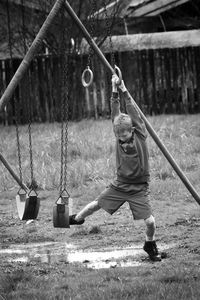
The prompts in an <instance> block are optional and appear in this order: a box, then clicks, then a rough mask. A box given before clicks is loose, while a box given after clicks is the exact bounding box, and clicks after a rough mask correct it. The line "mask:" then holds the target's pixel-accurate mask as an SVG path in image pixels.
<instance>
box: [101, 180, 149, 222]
mask: <svg viewBox="0 0 200 300" xmlns="http://www.w3.org/2000/svg"><path fill="white" fill-rule="evenodd" d="M127 187H128V192H127V191H126V190H127V188H126V184H124V185H123V187H122V188H121V187H120V189H118V188H116V187H115V186H113V185H112V184H111V185H110V186H109V187H107V188H106V189H105V190H104V191H103V192H102V193H101V194H100V195H99V196H98V197H97V198H96V201H98V204H99V206H100V207H101V208H102V209H104V210H105V211H107V212H108V213H109V214H111V215H112V214H113V213H114V212H116V211H117V210H118V209H119V208H120V206H122V205H123V204H124V203H125V202H128V203H129V207H130V209H131V212H132V214H133V218H134V219H135V220H140V219H143V220H145V219H147V218H149V217H150V216H151V215H152V209H151V205H150V200H149V185H148V183H139V184H131V186H130V184H129V185H127ZM130 187H131V188H130Z"/></svg>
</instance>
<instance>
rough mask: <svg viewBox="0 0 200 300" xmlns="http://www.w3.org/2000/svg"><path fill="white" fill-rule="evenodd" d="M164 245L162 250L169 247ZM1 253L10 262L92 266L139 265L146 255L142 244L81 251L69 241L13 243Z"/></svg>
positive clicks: (0, 251)
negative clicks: (65, 263) (142, 257)
mask: <svg viewBox="0 0 200 300" xmlns="http://www.w3.org/2000/svg"><path fill="white" fill-rule="evenodd" d="M169 247H170V246H169V245H168V246H166V245H165V246H163V247H162V249H161V250H164V249H166V248H169ZM0 255H4V257H5V259H6V260H7V261H10V262H38V263H39V262H42V263H48V264H50V263H56V262H62V261H63V262H67V263H75V262H76V263H83V264H84V265H85V266H87V267H90V268H96V269H99V268H114V267H117V266H123V267H127V266H138V265H140V264H141V262H140V261H139V258H140V257H141V256H142V255H144V251H143V249H142V246H133V247H129V248H125V249H122V248H118V249H113V248H107V249H104V250H102V251H96V250H93V251H83V250H82V251H81V250H80V249H79V250H78V249H77V247H76V246H75V245H73V244H68V243H58V242H55V243H52V242H51V243H39V244H26V245H18V246H16V245H12V246H10V247H9V248H8V249H0Z"/></svg>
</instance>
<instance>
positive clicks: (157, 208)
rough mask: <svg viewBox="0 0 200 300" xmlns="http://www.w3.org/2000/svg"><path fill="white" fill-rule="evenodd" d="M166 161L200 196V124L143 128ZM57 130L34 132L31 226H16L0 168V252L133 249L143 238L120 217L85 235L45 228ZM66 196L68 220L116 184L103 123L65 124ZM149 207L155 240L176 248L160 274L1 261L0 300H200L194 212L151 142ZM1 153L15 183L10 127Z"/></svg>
mask: <svg viewBox="0 0 200 300" xmlns="http://www.w3.org/2000/svg"><path fill="white" fill-rule="evenodd" d="M148 119H149V121H150V123H151V124H152V126H153V128H154V129H155V131H156V132H157V134H158V136H159V137H160V138H161V140H162V141H163V143H164V144H165V146H166V147H167V149H168V150H169V152H170V153H171V155H172V156H173V157H174V159H175V161H176V162H177V163H178V165H179V166H180V167H181V168H182V170H183V172H184V173H185V174H186V175H187V177H188V178H189V180H190V181H191V182H192V184H193V185H194V187H195V188H196V189H197V191H198V192H200V188H199V178H200V169H199V165H200V118H199V115H184V116H183V115H174V116H171V115H169V116H164V115H163V116H154V117H149V118H148ZM60 132H61V127H60V124H58V123H54V124H33V125H32V138H33V157H34V175H35V179H36V181H37V184H38V187H39V195H40V194H42V197H41V198H42V199H41V200H42V201H41V208H40V213H39V217H38V221H37V222H36V223H32V224H30V225H29V226H26V225H25V223H23V222H20V220H18V217H17V214H16V208H15V207H14V204H13V201H12V198H13V197H14V195H15V194H16V192H17V191H18V185H17V184H16V183H15V181H14V180H13V178H12V177H11V176H10V174H9V173H8V172H7V170H6V169H5V168H4V166H3V165H2V164H0V178H1V180H0V192H1V202H0V209H1V212H2V214H1V222H0V229H1V235H0V236H1V245H2V247H7V246H9V244H12V243H15V244H16V243H24V244H26V243H31V242H39V241H61V242H63V241H64V242H67V243H68V242H69V243H75V244H77V245H79V246H80V247H83V248H84V249H87V248H96V249H97V248H98V249H100V248H103V247H106V246H108V245H109V246H112V247H115V246H126V245H128V246H129V245H132V244H133V243H141V241H143V237H144V228H143V227H142V225H141V223H140V222H136V223H134V225H133V224H132V216H131V214H130V213H129V210H128V207H126V206H123V207H122V208H121V210H120V211H119V212H118V213H117V214H115V215H114V216H112V219H110V216H108V215H107V214H105V213H104V212H98V215H93V216H91V217H89V218H88V222H87V224H86V225H84V226H81V227H80V228H71V229H70V231H66V230H63V229H56V230H55V229H53V228H52V204H53V202H54V199H56V195H57V193H58V190H59V180H60ZM68 137H69V147H68V178H67V188H68V191H69V193H70V194H71V195H72V198H73V199H74V203H75V207H74V210H75V211H76V210H78V209H80V208H81V207H82V206H83V205H84V204H86V203H88V202H89V201H91V200H93V199H94V197H96V196H97V195H98V193H100V192H101V191H102V190H103V188H104V187H105V186H106V185H108V183H109V182H110V181H112V179H113V177H114V174H115V152H114V145H115V139H114V135H113V132H112V126H111V122H110V120H99V121H93V120H83V121H81V122H77V123H70V124H69V136H68ZM20 140H21V147H22V169H23V177H24V182H25V183H26V184H28V183H29V182H30V167H29V151H28V136H27V127H26V126H21V127H20ZM148 144H149V152H150V166H151V178H152V180H151V198H152V205H153V208H154V214H155V216H156V220H157V240H158V241H159V242H163V243H166V244H168V243H171V242H173V243H175V244H178V245H177V246H176V247H175V248H174V249H172V250H171V253H170V256H169V258H168V259H166V260H163V261H162V263H161V264H151V263H149V264H146V265H145V264H144V265H142V266H139V267H129V268H111V269H108V270H107V269H102V270H93V269H87V268H85V267H84V266H83V265H80V264H72V265H71V264H68V263H66V262H59V263H52V264H47V263H39V262H28V263H19V262H18V263H17V262H15V263H13V262H12V263H9V262H7V261H6V260H4V258H3V257H0V264H1V271H0V300H1V299H3V300H4V299H6V300H7V299H9V300H10V299H11V300H12V299H22V300H27V299H43V300H45V299H58V300H61V299H72V300H78V299H81V300H83V299H85V300H90V299H93V300H98V299H99V300H100V299H101V300H102V299H105V300H107V299H113V300H118V299H120V300H121V299H123V300H124V299H130V300H134V299H137V300H143V299H147V300H162V299H166V300H168V299H170V300H177V299H178V300H179V299H180V300H186V299H200V291H199V284H200V271H199V255H200V252H199V226H200V216H199V206H198V205H197V203H196V202H195V200H194V199H193V198H192V196H191V195H190V193H189V192H188V191H187V189H186V188H185V187H184V185H183V183H182V182H181V181H180V179H179V178H178V176H177V175H176V173H175V171H174V170H173V168H172V167H171V165H170V164H169V163H168V161H167V160H166V159H165V158H164V156H163V154H162V153H161V151H160V150H159V149H158V147H157V146H156V144H155V142H154V141H153V140H152V138H151V137H149V138H148ZM0 152H1V153H2V154H3V156H4V157H5V158H6V159H7V160H8V162H9V163H10V164H11V165H12V167H13V169H14V170H15V171H16V173H18V167H17V165H18V164H17V150H16V141H15V128H14V127H3V126H2V127H0Z"/></svg>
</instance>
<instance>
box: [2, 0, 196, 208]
mask: <svg viewBox="0 0 200 300" xmlns="http://www.w3.org/2000/svg"><path fill="white" fill-rule="evenodd" d="M63 6H64V8H65V10H66V12H67V13H68V14H69V15H70V16H71V18H72V20H73V21H74V22H75V24H76V25H77V26H78V28H79V29H80V31H81V32H82V34H83V36H84V37H85V38H86V40H87V42H88V44H89V45H90V47H91V48H92V49H93V50H94V52H95V53H96V55H97V56H98V57H99V59H100V61H101V62H102V63H103V65H104V66H105V67H106V68H107V69H108V70H109V71H110V72H111V74H116V70H115V69H114V68H113V67H112V66H111V65H110V63H109V62H108V61H107V59H106V58H105V56H104V55H103V53H102V52H101V50H100V49H99V48H98V46H97V44H96V43H95V41H94V40H93V38H92V37H91V36H90V34H89V32H88V31H87V29H86V28H85V27H84V25H83V24H82V22H81V21H80V19H79V18H78V16H77V15H76V13H75V12H74V10H73V9H72V7H71V6H70V5H69V3H68V1H66V0H57V1H56V2H55V4H54V6H53V8H52V9H51V11H50V13H49V15H48V16H47V18H46V20H45V22H44V23H43V25H42V27H41V29H40V30H39V32H38V34H37V36H36V37H35V39H34V41H33V43H32V45H31V46H30V48H29V50H28V51H27V53H26V55H25V57H24V59H23V60H22V62H21V64H20V65H19V67H18V69H17V71H16V72H15V74H14V76H13V78H12V79H11V81H10V83H9V85H8V86H7V88H6V90H5V91H4V93H3V95H2V97H1V99H0V111H1V110H3V108H4V107H5V105H6V103H7V102H8V101H9V100H10V98H11V97H12V95H13V93H14V90H15V88H16V87H17V85H18V84H19V82H20V81H21V79H22V78H23V76H24V74H25V72H26V71H27V69H28V67H29V65H30V62H31V61H32V59H33V57H34V55H35V54H36V52H37V51H38V49H39V47H40V45H41V43H42V40H43V38H44V37H45V36H46V34H47V32H48V29H49V27H50V25H51V24H52V23H53V21H54V19H55V18H56V17H57V15H58V12H59V11H60V10H61V8H63ZM117 75H118V74H117ZM135 106H136V108H137V109H138V111H139V112H140V115H141V117H142V119H143V121H144V123H145V125H146V128H147V130H148V132H149V134H150V135H151V137H152V138H153V140H154V141H155V143H156V144H157V146H158V147H159V149H160V150H161V152H162V153H163V155H164V156H165V157H166V159H167V160H168V162H169V163H170V164H171V166H172V167H173V169H174V171H175V172H176V173H177V175H178V176H179V178H180V179H181V181H182V182H183V184H184V185H185V187H186V188H187V189H188V191H189V192H190V193H191V195H192V196H193V198H194V199H195V200H196V201H197V203H198V204H199V205H200V196H199V195H198V193H197V191H196V190H195V188H194V186H193V185H192V184H191V182H190V181H189V179H188V178H187V177H186V175H185V174H184V173H183V171H182V170H181V168H180V167H179V166H178V164H177V163H176V161H175V160H174V158H173V157H172V155H171V154H170V153H169V151H168V150H167V148H166V147H165V145H164V144H163V143H162V141H161V140H160V138H159V137H158V135H157V134H156V132H155V131H154V129H153V128H152V126H151V124H150V123H149V121H148V120H147V118H146V117H145V115H144V114H143V112H142V111H141V110H140V108H139V107H138V105H137V104H136V103H135ZM2 158H3V156H2V155H0V160H1V161H2ZM2 162H3V161H2ZM5 166H6V165H5ZM11 175H13V174H11ZM14 179H15V180H16V176H15V177H14Z"/></svg>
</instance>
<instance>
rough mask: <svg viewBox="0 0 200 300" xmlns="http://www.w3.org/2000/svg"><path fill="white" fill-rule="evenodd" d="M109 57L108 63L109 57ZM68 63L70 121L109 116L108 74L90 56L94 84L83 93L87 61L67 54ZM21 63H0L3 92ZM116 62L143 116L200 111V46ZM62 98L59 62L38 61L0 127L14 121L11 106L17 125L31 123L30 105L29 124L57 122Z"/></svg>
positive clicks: (135, 54)
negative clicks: (16, 108)
mask: <svg viewBox="0 0 200 300" xmlns="http://www.w3.org/2000/svg"><path fill="white" fill-rule="evenodd" d="M107 59H108V60H110V56H109V55H108V56H107ZM68 61H69V62H68V64H67V69H68V74H69V76H68V83H67V85H66V86H67V88H68V92H69V118H70V120H81V119H83V118H92V117H94V118H99V117H109V116H110V103H109V98H110V93H111V84H110V83H111V74H109V73H107V70H105V67H104V66H103V65H102V64H101V62H100V61H99V60H98V59H97V58H96V57H93V59H92V66H91V69H93V72H94V83H93V85H92V86H91V87H89V88H88V89H85V88H83V87H82V84H81V74H82V72H83V70H84V69H85V67H86V66H87V57H83V56H76V57H75V56H70V58H69V60H68ZM20 62H21V61H20V60H18V59H16V60H14V61H13V67H12V64H11V62H10V61H9V60H2V61H0V91H1V94H2V93H3V91H4V90H5V88H6V86H7V85H8V83H9V81H10V79H11V78H12V74H13V71H14V72H15V70H16V69H17V67H18V66H19V64H20ZM115 62H116V64H117V65H118V66H119V67H120V68H121V71H122V74H123V78H124V81H125V83H126V85H127V87H128V90H129V91H130V93H131V94H132V96H133V97H134V99H135V100H136V102H137V103H138V105H139V106H140V108H141V109H142V111H143V112H144V113H145V114H149V115H152V114H163V113H168V114H172V113H173V114H174V113H178V114H182V113H199V112H200V47H186V48H176V49H156V50H134V51H129V52H120V53H115ZM13 69H14V70H13ZM61 97H62V62H61V61H60V59H59V58H58V57H51V56H49V57H38V58H36V59H34V60H33V61H32V63H31V66H30V68H29V71H28V72H27V74H26V75H25V76H24V78H23V80H22V81H21V82H20V84H19V86H18V87H17V89H16V91H15V96H14V97H13V99H11V100H10V101H9V103H8V104H7V106H6V107H5V109H4V111H3V112H1V113H0V123H3V124H6V125H7V124H13V123H15V120H16V110H15V106H17V107H18V111H19V116H18V122H19V123H21V124H24V123H27V122H28V121H29V107H31V111H32V121H33V122H54V121H58V122H59V121H60V120H61ZM14 98H15V101H14ZM122 107H123V108H124V105H123V103H122Z"/></svg>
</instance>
